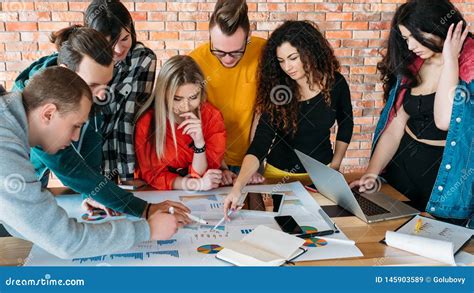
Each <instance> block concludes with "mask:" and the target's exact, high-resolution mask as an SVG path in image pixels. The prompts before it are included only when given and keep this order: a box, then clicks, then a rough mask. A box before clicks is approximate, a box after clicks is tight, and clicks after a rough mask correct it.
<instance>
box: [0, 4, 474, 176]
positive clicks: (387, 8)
mask: <svg viewBox="0 0 474 293" xmlns="http://www.w3.org/2000/svg"><path fill="white" fill-rule="evenodd" d="M433 1H436V0H433ZM214 2H215V1H212V0H207V1H204V0H191V1H169V2H166V1H146V2H144V1H125V4H126V5H127V7H128V8H129V9H130V11H133V12H132V14H133V17H134V19H135V22H136V28H137V31H138V39H139V40H140V41H143V42H144V43H145V44H146V45H148V46H149V47H150V48H152V49H153V50H154V51H155V52H156V54H157V56H158V59H160V64H161V61H163V60H166V59H167V58H169V57H170V56H173V55H175V54H178V53H181V54H185V53H187V52H189V51H190V50H192V49H193V48H195V47H196V46H197V45H199V44H201V43H202V42H205V41H206V40H207V38H208V33H207V29H208V18H209V15H210V13H211V12H212V10H213V7H214ZM247 2H248V4H249V9H250V18H251V21H252V22H253V26H254V29H255V32H254V34H256V35H259V36H262V37H264V38H267V37H268V35H269V33H270V32H271V31H272V30H273V29H275V28H276V27H277V26H278V25H279V24H280V23H281V21H282V20H285V19H300V20H302V19H309V20H312V21H315V22H316V23H317V24H318V25H319V27H320V29H321V30H323V31H324V32H325V34H326V37H327V38H328V39H329V40H330V41H331V44H332V45H333V46H334V49H335V51H336V55H337V56H338V57H339V59H340V61H341V63H342V65H343V68H342V73H344V74H345V76H346V77H347V79H348V80H349V82H350V86H351V91H352V101H353V106H354V112H355V124H356V125H355V129H354V136H353V138H352V143H351V145H350V147H349V150H348V152H347V156H346V159H345V160H344V169H345V171H349V170H357V169H361V168H364V167H365V166H366V165H367V162H368V156H369V153H370V147H371V139H372V135H373V131H374V128H375V123H376V122H377V116H378V113H379V111H380V108H381V107H382V105H383V103H382V98H381V97H382V94H381V84H380V83H379V76H378V74H377V72H376V64H377V62H378V60H379V59H380V56H379V53H378V52H379V48H380V47H381V46H382V43H383V39H385V38H386V37H387V34H388V31H387V29H388V27H389V23H390V20H391V18H392V15H393V12H394V11H395V9H396V7H397V5H399V4H400V3H404V2H405V0H326V1H323V0H316V1H309V0H301V1H297V0H267V1H256V0H248V1H247ZM453 2H455V4H456V6H457V7H458V8H459V9H460V10H461V11H462V12H463V13H464V15H465V16H466V18H467V20H468V21H469V22H470V23H471V26H472V25H473V24H474V0H462V1H461V0H454V1H453ZM88 3H89V1H81V2H78V1H58V2H53V1H47V2H36V3H34V2H31V1H19V2H18V1H3V2H2V3H0V5H1V10H0V84H3V85H4V86H6V87H7V88H10V87H11V85H12V81H13V80H14V79H15V77H16V76H17V75H18V73H19V71H21V70H23V69H24V68H25V67H26V66H28V64H30V63H31V62H32V61H33V60H36V59H37V58H39V57H41V56H44V55H47V54H50V53H52V52H53V50H54V48H53V46H52V45H51V44H50V43H49V42H48V34H49V33H50V32H51V31H54V30H58V29H60V28H63V27H65V26H67V25H69V24H72V23H81V22H82V17H83V15H82V13H83V11H84V10H85V8H86V7H87V5H88Z"/></svg>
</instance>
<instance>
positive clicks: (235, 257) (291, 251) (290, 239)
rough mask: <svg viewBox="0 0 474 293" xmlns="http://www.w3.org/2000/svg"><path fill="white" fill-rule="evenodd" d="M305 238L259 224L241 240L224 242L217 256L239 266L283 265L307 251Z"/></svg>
mask: <svg viewBox="0 0 474 293" xmlns="http://www.w3.org/2000/svg"><path fill="white" fill-rule="evenodd" d="M304 242H305V240H304V239H301V238H298V237H295V236H292V235H290V234H287V233H284V232H282V231H278V230H274V229H271V228H268V227H266V226H258V227H257V228H256V229H255V230H253V231H252V233H250V234H248V235H247V236H245V237H244V238H243V239H242V240H240V241H229V242H225V243H223V245H222V246H223V247H224V249H222V250H221V251H220V252H219V253H218V254H217V255H216V257H217V258H219V259H221V260H223V261H226V262H229V263H232V264H235V265H237V266H281V265H283V264H285V263H287V262H289V261H292V260H294V259H296V258H297V257H298V256H300V255H302V254H303V253H305V252H306V250H305V249H304V248H301V246H302V245H303V243H304Z"/></svg>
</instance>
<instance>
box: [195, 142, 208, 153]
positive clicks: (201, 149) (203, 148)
mask: <svg viewBox="0 0 474 293" xmlns="http://www.w3.org/2000/svg"><path fill="white" fill-rule="evenodd" d="M193 150H194V153H195V154H202V153H204V152H205V151H206V145H203V147H202V148H197V147H196V146H195V145H194V144H193Z"/></svg>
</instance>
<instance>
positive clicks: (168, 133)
mask: <svg viewBox="0 0 474 293" xmlns="http://www.w3.org/2000/svg"><path fill="white" fill-rule="evenodd" d="M205 86H206V82H205V80H204V75H203V73H202V71H201V69H200V68H199V66H198V65H197V64H196V63H195V62H194V60H193V59H192V58H191V57H189V56H174V57H172V58H170V59H169V60H168V61H167V62H166V63H165V64H164V65H163V67H162V68H161V70H160V73H159V74H158V78H157V85H156V89H155V93H154V104H155V106H154V108H150V109H147V108H148V107H149V106H150V105H149V104H148V105H145V106H144V107H143V109H142V110H141V111H140V113H139V115H141V117H140V119H139V120H138V123H137V125H136V130H135V152H136V155H137V161H138V165H139V166H138V170H137V172H136V173H137V174H136V175H137V176H138V177H140V178H141V179H143V180H145V181H146V182H147V183H148V184H149V185H151V186H153V187H154V188H156V189H162V190H170V189H184V190H209V189H213V188H217V187H218V186H219V185H220V184H221V181H222V173H221V171H220V170H219V168H220V167H221V162H222V159H223V158H224V152H225V145H226V132H225V126H224V119H223V117H222V115H221V113H220V112H219V110H217V109H216V108H215V107H214V106H212V105H211V104H209V103H207V102H205V98H206V91H205Z"/></svg>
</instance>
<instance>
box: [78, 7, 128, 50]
mask: <svg viewBox="0 0 474 293" xmlns="http://www.w3.org/2000/svg"><path fill="white" fill-rule="evenodd" d="M84 24H85V25H86V26H88V27H90V28H93V29H95V30H97V31H99V32H100V33H102V34H103V35H104V36H106V37H110V41H111V45H112V46H114V45H115V44H116V43H117V42H118V41H119V38H120V32H121V31H122V29H125V30H126V31H127V32H129V33H130V36H131V38H132V49H133V48H135V45H136V44H137V34H136V32H135V26H134V24H133V18H132V15H131V14H130V12H129V11H128V9H127V7H125V5H123V3H121V2H120V1H118V0H93V1H92V2H91V4H89V6H88V7H87V10H86V13H85V15H84Z"/></svg>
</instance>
